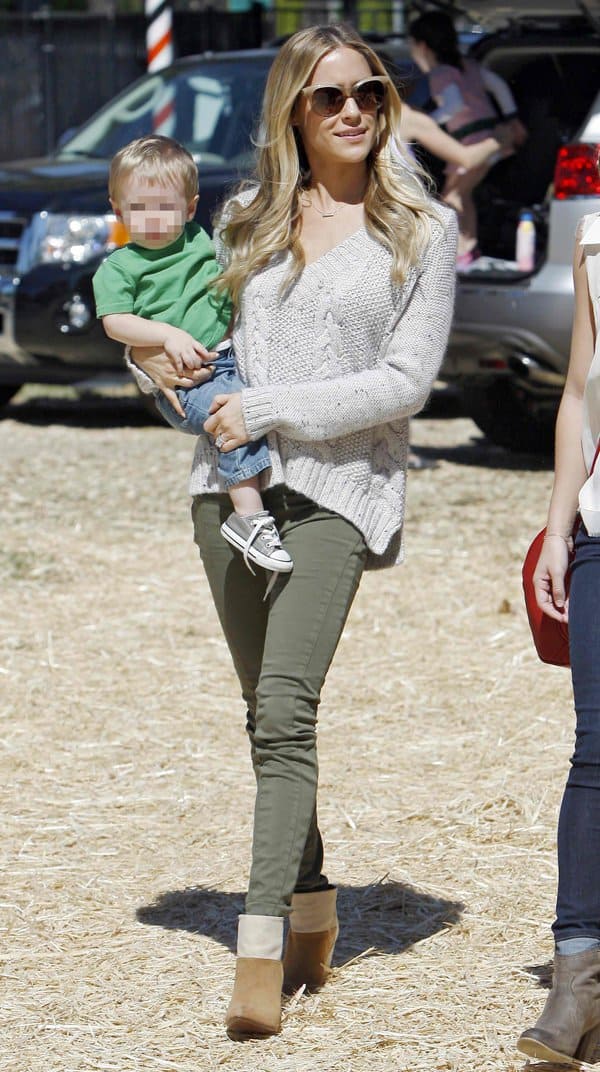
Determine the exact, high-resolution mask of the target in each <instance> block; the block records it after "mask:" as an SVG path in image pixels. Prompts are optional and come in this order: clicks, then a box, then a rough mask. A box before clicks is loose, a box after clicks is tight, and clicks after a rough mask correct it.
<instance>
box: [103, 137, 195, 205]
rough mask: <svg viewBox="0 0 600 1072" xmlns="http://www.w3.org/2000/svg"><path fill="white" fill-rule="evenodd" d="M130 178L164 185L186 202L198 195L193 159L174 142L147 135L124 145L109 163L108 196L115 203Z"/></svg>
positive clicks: (170, 139) (171, 139) (172, 139)
mask: <svg viewBox="0 0 600 1072" xmlns="http://www.w3.org/2000/svg"><path fill="white" fill-rule="evenodd" d="M131 175H135V176H136V178H140V179H145V180H146V181H149V182H151V183H157V184H159V183H163V184H165V185H167V186H174V187H177V188H178V189H180V190H182V192H183V194H184V196H185V199H186V201H188V202H189V201H192V200H193V199H194V197H195V196H196V194H197V193H198V168H197V167H196V164H195V163H194V158H193V156H192V155H191V153H189V152H188V151H187V149H185V148H184V146H183V145H181V144H180V143H179V142H178V141H175V139H174V138H165V137H164V136H163V135H162V134H146V135H145V136H144V137H143V138H136V139H135V141H130V142H129V144H128V145H124V146H123V148H122V149H119V152H118V153H116V154H115V156H114V157H113V159H112V161H111V165H110V173H109V177H108V194H109V197H110V199H111V201H116V202H118V200H119V197H120V196H121V195H122V192H123V186H124V184H125V183H126V182H127V180H128V179H129V177H130V176H131Z"/></svg>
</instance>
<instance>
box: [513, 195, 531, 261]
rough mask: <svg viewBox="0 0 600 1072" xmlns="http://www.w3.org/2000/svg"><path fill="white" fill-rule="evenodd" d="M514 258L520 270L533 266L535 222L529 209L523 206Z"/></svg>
mask: <svg viewBox="0 0 600 1072" xmlns="http://www.w3.org/2000/svg"><path fill="white" fill-rule="evenodd" d="M515 260H516V262H517V266H518V268H519V270H520V271H521V272H533V269H534V268H535V223H534V222H533V213H532V211H531V209H528V208H525V209H523V211H522V212H521V215H520V217H519V226H518V227H517V243H516V253H515Z"/></svg>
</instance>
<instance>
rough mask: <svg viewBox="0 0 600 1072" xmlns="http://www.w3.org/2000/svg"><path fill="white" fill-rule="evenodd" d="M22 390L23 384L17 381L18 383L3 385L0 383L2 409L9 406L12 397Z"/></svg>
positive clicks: (0, 407) (0, 404) (0, 405)
mask: <svg viewBox="0 0 600 1072" xmlns="http://www.w3.org/2000/svg"><path fill="white" fill-rule="evenodd" d="M20 390H21V384H20V383H17V384H14V383H11V384H2V385H0V409H2V408H3V407H4V406H7V405H8V403H9V402H10V400H11V398H14V396H15V395H16V393H17V391H20Z"/></svg>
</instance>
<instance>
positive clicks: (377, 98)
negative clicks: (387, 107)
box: [353, 80, 385, 112]
mask: <svg viewBox="0 0 600 1072" xmlns="http://www.w3.org/2000/svg"><path fill="white" fill-rule="evenodd" d="M353 97H354V100H355V101H356V104H357V106H358V107H359V108H360V110H361V112H378V111H379V109H380V108H381V107H383V102H384V99H385V82H376V81H375V80H373V81H372V82H363V83H362V85H360V86H358V88H357V89H356V90H355V91H354V93H353Z"/></svg>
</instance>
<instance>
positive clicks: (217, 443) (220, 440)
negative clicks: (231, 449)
mask: <svg viewBox="0 0 600 1072" xmlns="http://www.w3.org/2000/svg"><path fill="white" fill-rule="evenodd" d="M215 446H216V447H218V448H219V450H220V449H221V447H224V446H225V436H224V435H223V433H222V432H219V434H218V436H217V438H216V439H215Z"/></svg>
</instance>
